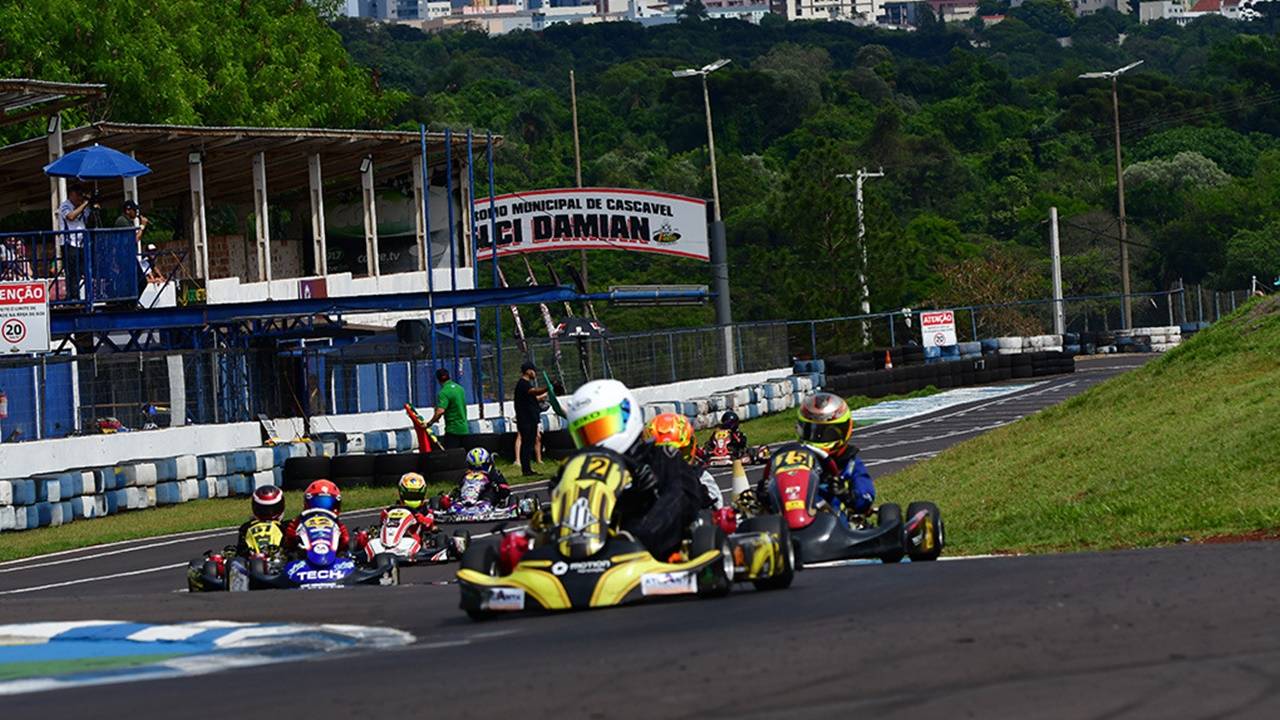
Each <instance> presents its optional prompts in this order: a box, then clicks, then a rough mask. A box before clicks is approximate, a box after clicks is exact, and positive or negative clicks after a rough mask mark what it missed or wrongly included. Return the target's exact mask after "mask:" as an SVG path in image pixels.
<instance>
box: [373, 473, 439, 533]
mask: <svg viewBox="0 0 1280 720" xmlns="http://www.w3.org/2000/svg"><path fill="white" fill-rule="evenodd" d="M396 495H397V500H396V504H395V505H392V506H391V507H388V508H383V510H382V518H381V520H379V522H380V523H382V522H386V520H387V512H388V511H390V510H394V509H396V508H405V509H406V510H409V511H410V512H412V513H413V519H414V520H416V521H417V523H418V526H419V527H421V528H422V530H423V532H426V533H438V532H440V528H439V527H437V526H436V519H435V517H433V516H432V514H431V511H430V510H427V511H426V512H423V508H422V506H423V505H424V504H425V503H426V502H427V480H426V478H424V477H422V476H421V475H419V474H418V473H416V472H407V473H405V474H404V475H401V476H400V482H398V483H396Z"/></svg>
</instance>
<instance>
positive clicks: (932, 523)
mask: <svg viewBox="0 0 1280 720" xmlns="http://www.w3.org/2000/svg"><path fill="white" fill-rule="evenodd" d="M922 511H923V512H926V513H927V516H926V518H925V521H924V523H923V527H921V528H918V529H917V531H916V536H915V537H913V538H908V548H909V549H908V554H909V555H910V556H911V561H912V562H929V561H931V560H937V559H938V556H939V555H941V554H942V547H943V544H944V542H945V540H946V538H945V533H944V530H943V527H942V511H940V510H938V506H937V505H934V504H933V503H931V502H913V503H911V504H910V505H908V506H907V519H908V521H910V519H911V518H914V517H915V516H916V515H917V514H919V513H920V512H922ZM921 533H928V535H922V534H921ZM916 538H919V541H918V542H917V540H916ZM924 548H927V549H924Z"/></svg>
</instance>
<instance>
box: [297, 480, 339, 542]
mask: <svg viewBox="0 0 1280 720" xmlns="http://www.w3.org/2000/svg"><path fill="white" fill-rule="evenodd" d="M308 510H325V511H327V512H330V513H333V517H334V519H335V520H336V521H337V523H338V552H339V553H344V552H346V551H347V550H348V549H349V548H350V546H351V533H350V532H348V531H347V526H346V525H343V524H342V521H341V520H337V517H338V513H340V512H342V491H340V490H338V486H337V485H334V484H333V482H332V481H330V480H316V481H315V482H313V483H311V484H310V485H308V486H307V489H306V490H304V491H303V492H302V512H301V513H299V514H298V517H296V518H294V519H292V520H290V521H289V524H288V525H287V526H286V527H285V529H284V542H283V543H282V544H281V547H282V548H283V549H284V550H286V551H289V550H296V549H297V548H298V545H299V540H298V526H299V525H301V524H302V517H303V515H306V514H307V511H308Z"/></svg>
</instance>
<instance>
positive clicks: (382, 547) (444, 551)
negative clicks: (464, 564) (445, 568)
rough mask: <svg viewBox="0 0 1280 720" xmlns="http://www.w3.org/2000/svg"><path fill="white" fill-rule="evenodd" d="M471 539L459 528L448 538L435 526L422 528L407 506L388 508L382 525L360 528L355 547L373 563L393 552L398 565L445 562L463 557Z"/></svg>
mask: <svg viewBox="0 0 1280 720" xmlns="http://www.w3.org/2000/svg"><path fill="white" fill-rule="evenodd" d="M470 542H471V533H470V532H467V531H466V530H458V531H456V532H454V533H453V536H452V537H450V536H448V535H445V534H444V533H443V532H440V531H439V530H438V529H434V528H427V527H424V526H423V524H422V523H420V522H418V519H417V517H416V516H415V515H414V513H413V511H412V510H410V509H409V508H406V507H402V506H396V507H390V508H387V509H386V511H385V517H384V518H383V519H382V524H381V525H376V526H372V527H370V528H369V529H368V530H365V531H361V534H360V540H359V541H357V543H356V545H357V546H358V547H363V548H364V552H365V558H366V559H367V560H368V561H369V562H373V561H374V560H375V558H377V557H378V556H379V555H382V554H384V553H385V554H389V555H393V556H395V558H396V562H397V563H398V564H400V565H429V564H434V563H448V562H453V561H455V560H457V559H458V558H460V557H462V553H463V551H465V550H466V549H467V545H468V544H470Z"/></svg>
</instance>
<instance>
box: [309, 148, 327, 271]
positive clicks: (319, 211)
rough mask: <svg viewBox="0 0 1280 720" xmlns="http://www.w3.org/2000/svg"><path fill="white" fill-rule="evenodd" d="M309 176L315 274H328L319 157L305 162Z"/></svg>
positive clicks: (322, 182) (314, 156)
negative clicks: (308, 168) (308, 169)
mask: <svg viewBox="0 0 1280 720" xmlns="http://www.w3.org/2000/svg"><path fill="white" fill-rule="evenodd" d="M307 162H308V165H309V167H310V170H311V172H310V175H311V238H312V240H311V243H312V250H313V252H315V256H316V274H317V275H328V274H329V254H328V253H329V245H328V242H327V240H326V238H325V234H324V176H323V175H321V173H320V156H319V155H318V154H316V155H312V156H311V157H310V158H308V160H307Z"/></svg>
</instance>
